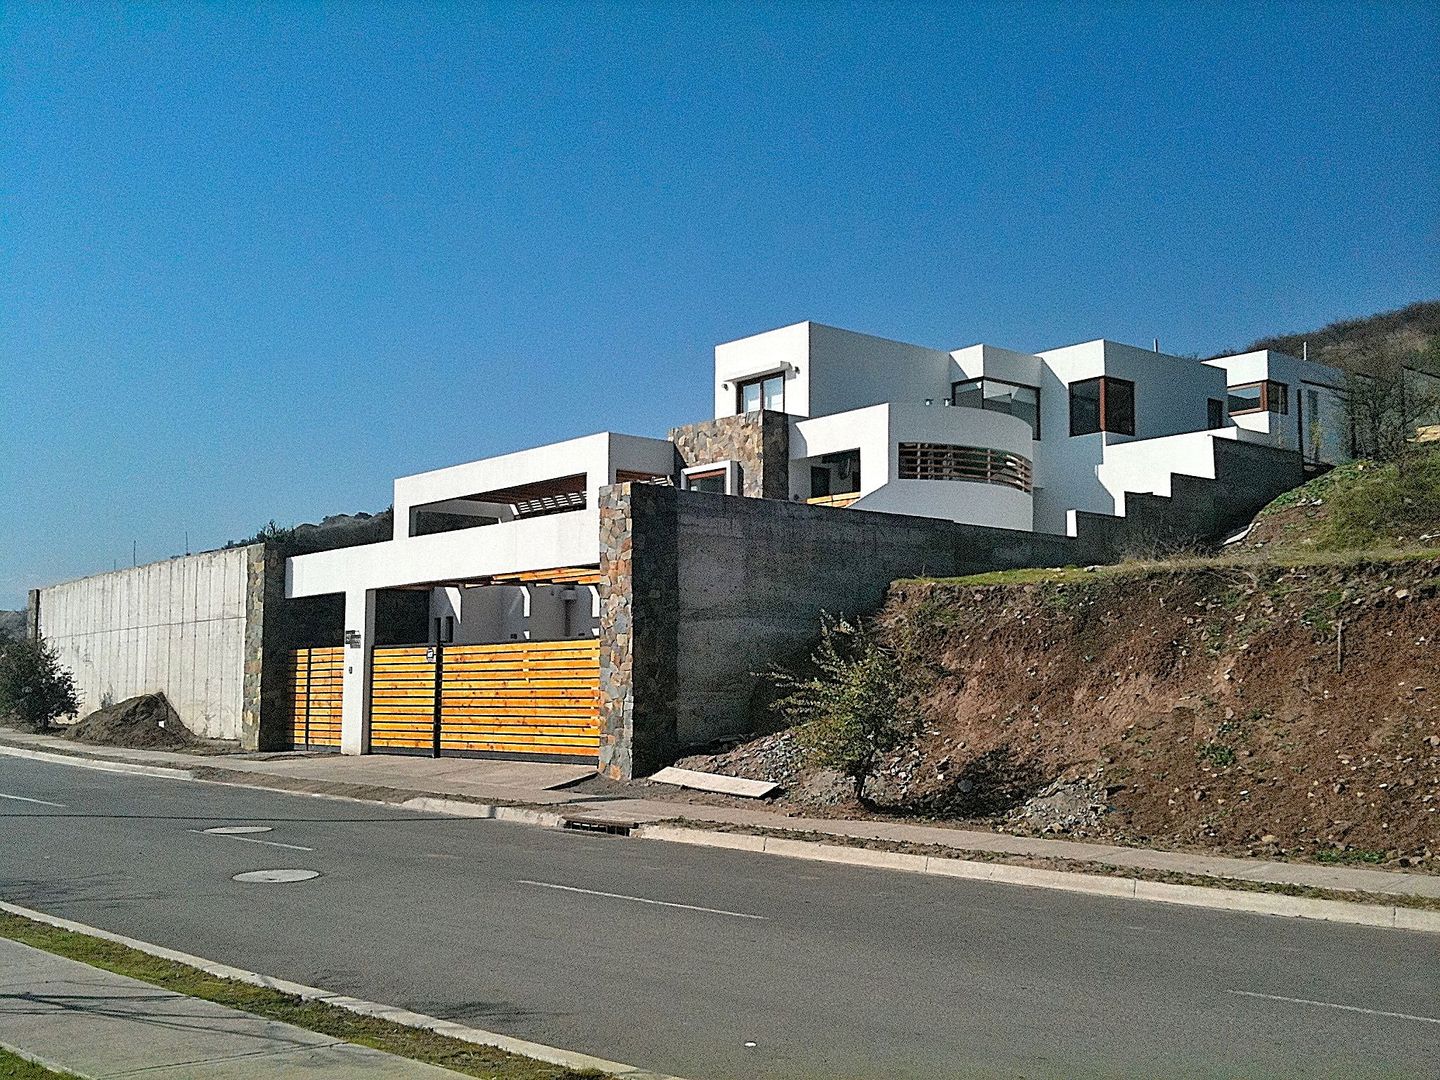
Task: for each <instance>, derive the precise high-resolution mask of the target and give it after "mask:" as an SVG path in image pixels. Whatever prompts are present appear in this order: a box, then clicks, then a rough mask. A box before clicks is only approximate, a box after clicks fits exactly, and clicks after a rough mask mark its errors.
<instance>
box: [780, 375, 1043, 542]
mask: <svg viewBox="0 0 1440 1080" xmlns="http://www.w3.org/2000/svg"><path fill="white" fill-rule="evenodd" d="M902 442H930V443H943V444H947V445H954V446H979V447H988V448H990V449H995V450H1002V451H1005V452H1006V453H1013V454H1018V455H1020V456H1021V457H1023V458H1026V459H1027V460H1030V461H1032V462H1033V461H1034V454H1035V444H1034V442H1033V440H1032V439H1031V438H1030V425H1028V424H1027V423H1025V421H1023V420H1019V419H1016V418H1015V417H1013V416H1009V415H1006V414H1005V413H997V412H986V411H983V410H980V409H958V408H953V407H950V406H946V405H943V404H941V403H940V402H939V401H937V402H936V404H934V405H928V406H927V405H914V404H885V405H873V406H870V407H869V408H865V409H856V410H854V411H853V412H845V413H838V414H834V415H830V416H817V417H811V418H809V419H804V420H796V421H794V422H793V423H792V425H791V436H790V455H791V462H790V483H791V496H792V498H799V499H803V498H805V497H806V496H808V495H809V472H808V462H809V460H811V459H813V458H817V457H819V456H821V455H822V454H831V453H837V452H840V451H845V450H857V449H858V450H859V451H860V493H861V497H860V498H859V499H857V500H856V501H855V502H853V503H851V504H850V509H851V510H874V511H880V512H882V513H889V514H919V515H923V516H926V517H937V518H947V519H949V520H951V521H961V522H965V523H967V524H973V525H993V526H996V527H998V528H1005V529H1027V530H1028V529H1029V528H1030V527H1031V524H1032V499H1031V496H1030V495H1029V494H1027V493H1026V492H1023V491H1018V490H1015V489H1013V488H1008V487H1004V486H1001V485H999V484H984V483H969V482H965V481H957V480H901V479H899V469H900V460H899V459H900V452H899V445H900V443H902Z"/></svg>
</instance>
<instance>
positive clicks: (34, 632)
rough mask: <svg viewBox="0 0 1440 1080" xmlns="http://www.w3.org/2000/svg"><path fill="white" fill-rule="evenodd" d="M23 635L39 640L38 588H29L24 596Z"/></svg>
mask: <svg viewBox="0 0 1440 1080" xmlns="http://www.w3.org/2000/svg"><path fill="white" fill-rule="evenodd" d="M25 636H26V637H28V638H29V639H30V640H31V641H39V640H40V590H39V589H31V590H30V591H29V593H27V594H26V596H25Z"/></svg>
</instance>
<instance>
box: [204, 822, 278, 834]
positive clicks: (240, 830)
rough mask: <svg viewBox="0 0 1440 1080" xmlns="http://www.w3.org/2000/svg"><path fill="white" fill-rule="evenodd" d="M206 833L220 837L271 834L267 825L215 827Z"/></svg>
mask: <svg viewBox="0 0 1440 1080" xmlns="http://www.w3.org/2000/svg"><path fill="white" fill-rule="evenodd" d="M205 831H206V832H207V833H219V834H220V835H221V836H240V835H242V834H244V833H254V832H271V831H273V830H271V828H270V826H269V825H217V826H215V828H213V829H206V830H205Z"/></svg>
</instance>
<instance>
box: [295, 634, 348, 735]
mask: <svg viewBox="0 0 1440 1080" xmlns="http://www.w3.org/2000/svg"><path fill="white" fill-rule="evenodd" d="M344 675H345V650H344V649H343V648H340V647H338V646H337V647H334V648H323V649H296V650H294V651H293V652H292V653H291V654H290V702H291V706H290V718H291V719H290V743H291V745H292V746H294V747H295V749H297V750H338V749H340V698H341V694H342V692H343V683H344Z"/></svg>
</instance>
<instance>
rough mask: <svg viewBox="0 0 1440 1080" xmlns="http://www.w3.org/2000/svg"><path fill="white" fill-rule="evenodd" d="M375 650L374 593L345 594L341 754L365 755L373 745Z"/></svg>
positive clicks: (369, 590) (367, 591) (364, 591)
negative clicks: (372, 696) (371, 710)
mask: <svg viewBox="0 0 1440 1080" xmlns="http://www.w3.org/2000/svg"><path fill="white" fill-rule="evenodd" d="M374 647H375V590H374V589H350V590H348V591H347V592H346V593H345V678H344V698H343V700H342V702H341V709H340V752H341V753H342V754H363V753H365V751H366V748H367V747H368V746H369V745H370V657H371V651H372V650H373V649H374Z"/></svg>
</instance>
